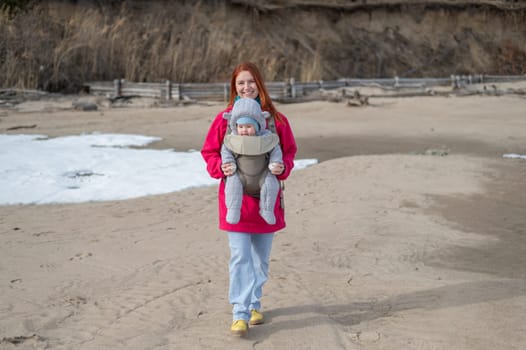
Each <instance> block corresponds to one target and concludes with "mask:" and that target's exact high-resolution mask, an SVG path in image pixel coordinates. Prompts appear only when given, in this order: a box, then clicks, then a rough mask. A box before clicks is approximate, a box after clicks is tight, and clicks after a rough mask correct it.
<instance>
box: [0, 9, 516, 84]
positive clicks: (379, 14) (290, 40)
mask: <svg viewBox="0 0 526 350" xmlns="http://www.w3.org/2000/svg"><path fill="white" fill-rule="evenodd" d="M88 3H89V2H83V4H84V5H73V4H70V3H67V2H53V1H50V2H45V3H43V4H40V5H38V6H36V7H34V8H33V9H32V10H31V11H30V12H28V13H25V14H19V15H18V16H16V17H15V18H14V19H12V20H9V19H7V18H4V17H0V32H1V33H2V37H1V39H0V85H1V86H0V87H18V88H36V87H40V88H43V89H46V90H54V91H57V90H60V91H74V90H76V89H78V88H79V87H80V86H81V85H82V83H83V82H85V81H90V80H112V79H115V78H125V79H127V80H130V81H137V82H141V81H148V82H158V81H164V80H166V79H170V80H172V81H176V82H215V81H227V80H228V79H229V74H230V72H231V70H232V68H233V66H234V65H235V64H237V63H239V62H240V61H244V60H251V61H254V62H256V63H257V64H258V65H259V66H260V67H261V68H262V70H263V74H264V76H265V78H266V79H267V80H269V81H276V80H285V79H288V78H289V77H294V78H295V79H297V80H300V81H313V80H319V79H323V80H328V79H336V78H341V77H378V76H393V75H400V76H448V75H449V74H452V73H455V74H468V73H506V74H523V73H525V72H524V69H525V68H524V67H526V62H524V61H525V60H526V58H525V57H526V54H525V53H526V40H524V39H525V38H526V29H525V28H526V25H525V24H526V12H525V11H524V10H516V11H512V12H510V13H508V12H506V11H480V12H476V11H475V12H474V11H473V9H472V10H471V12H469V15H466V14H465V13H464V12H462V11H461V10H459V9H457V10H444V9H440V8H430V9H427V8H426V9H424V8H422V7H418V9H416V10H415V11H413V12H411V11H407V9H403V10H401V9H396V8H377V9H375V10H374V11H362V10H358V11H343V10H338V9H328V8H319V7H315V8H301V9H281V10H278V11H263V12H261V11H258V10H257V9H255V8H252V7H250V6H243V5H233V4H231V3H230V2H227V1H203V2H197V3H195V2H189V1H171V2H167V1H138V0H128V1H122V2H111V1H109V2H102V1H99V2H93V5H86V4H88ZM117 3H118V4H117ZM424 17H425V21H423V20H422V18H424ZM510 19H511V20H510ZM487 23H491V24H490V25H489V24H487ZM503 40H506V43H507V44H506V45H507V46H506V49H504V51H503V50H502V49H501V48H500V43H501V42H503ZM503 66H505V67H506V70H505V71H504V70H502V71H500V70H499V69H500V67H503Z"/></svg>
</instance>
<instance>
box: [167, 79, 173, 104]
mask: <svg viewBox="0 0 526 350" xmlns="http://www.w3.org/2000/svg"><path fill="white" fill-rule="evenodd" d="M165 86H166V96H165V98H166V99H167V100H171V99H172V82H171V81H170V80H167V81H166V83H165Z"/></svg>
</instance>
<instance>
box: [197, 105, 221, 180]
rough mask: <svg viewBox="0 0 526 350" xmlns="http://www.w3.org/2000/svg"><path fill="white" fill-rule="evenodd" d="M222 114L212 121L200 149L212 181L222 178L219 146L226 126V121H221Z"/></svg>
mask: <svg viewBox="0 0 526 350" xmlns="http://www.w3.org/2000/svg"><path fill="white" fill-rule="evenodd" d="M223 112H224V111H223ZM223 112H221V113H219V114H218V115H217V116H216V117H215V119H214V120H213V121H212V124H211V125H210V129H209V130H208V134H207V135H206V138H205V142H204V144H203V147H202V149H201V156H202V157H203V159H204V160H205V162H206V170H207V171H208V173H209V174H210V176H211V177H212V178H214V179H221V178H222V177H223V176H224V174H223V171H222V170H221V145H222V144H223V138H224V136H225V133H226V128H227V125H226V120H225V119H223Z"/></svg>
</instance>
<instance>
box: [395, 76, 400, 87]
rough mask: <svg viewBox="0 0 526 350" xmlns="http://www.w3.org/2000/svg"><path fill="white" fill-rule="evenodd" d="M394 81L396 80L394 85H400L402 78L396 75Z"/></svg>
mask: <svg viewBox="0 0 526 350" xmlns="http://www.w3.org/2000/svg"><path fill="white" fill-rule="evenodd" d="M394 81H395V82H394V86H395V87H398V86H400V78H398V77H397V76H395V77H394Z"/></svg>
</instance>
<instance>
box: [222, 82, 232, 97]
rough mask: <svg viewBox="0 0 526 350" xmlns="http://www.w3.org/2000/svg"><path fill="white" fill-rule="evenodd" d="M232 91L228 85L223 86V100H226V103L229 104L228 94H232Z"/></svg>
mask: <svg viewBox="0 0 526 350" xmlns="http://www.w3.org/2000/svg"><path fill="white" fill-rule="evenodd" d="M229 90H230V89H229V88H228V83H224V84H223V99H224V100H225V102H228V98H229V96H228V93H229V92H230V91H229Z"/></svg>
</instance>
